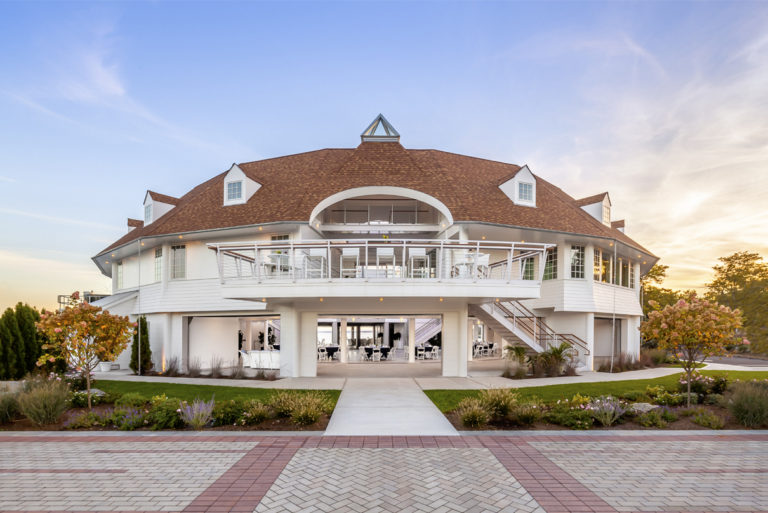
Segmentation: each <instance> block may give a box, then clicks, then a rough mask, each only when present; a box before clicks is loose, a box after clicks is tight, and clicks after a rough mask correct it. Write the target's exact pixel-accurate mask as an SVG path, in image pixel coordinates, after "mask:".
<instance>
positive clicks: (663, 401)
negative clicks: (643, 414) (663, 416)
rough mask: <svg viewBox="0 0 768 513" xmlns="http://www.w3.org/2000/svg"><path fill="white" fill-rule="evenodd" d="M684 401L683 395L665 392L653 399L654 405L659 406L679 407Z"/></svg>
mask: <svg viewBox="0 0 768 513" xmlns="http://www.w3.org/2000/svg"><path fill="white" fill-rule="evenodd" d="M685 401H686V396H685V394H673V393H669V392H666V391H664V392H662V393H661V394H659V395H657V396H656V397H655V398H654V399H653V402H654V404H658V405H660V406H680V405H681V404H683V403H684V402H685Z"/></svg>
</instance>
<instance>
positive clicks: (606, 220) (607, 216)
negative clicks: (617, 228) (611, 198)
mask: <svg viewBox="0 0 768 513" xmlns="http://www.w3.org/2000/svg"><path fill="white" fill-rule="evenodd" d="M603 224H605V225H608V226H611V205H609V204H608V203H606V202H603Z"/></svg>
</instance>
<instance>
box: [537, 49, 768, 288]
mask: <svg viewBox="0 0 768 513" xmlns="http://www.w3.org/2000/svg"><path fill="white" fill-rule="evenodd" d="M636 52H637V53H638V55H641V54H643V55H644V54H645V53H646V52H645V51H644V50H640V49H638V50H636ZM733 55H734V57H732V58H731V59H730V61H729V62H728V63H727V65H728V66H729V67H730V68H731V72H730V73H728V74H727V75H726V74H721V73H719V71H720V68H721V66H722V65H723V64H722V63H718V62H705V63H702V64H701V65H700V67H699V69H698V70H697V72H696V73H693V74H683V73H677V74H672V75H670V77H669V81H670V86H669V87H667V88H665V90H666V91H667V92H666V93H663V94H661V93H660V92H659V90H658V89H654V88H653V87H649V86H646V85H644V84H637V85H635V86H632V87H624V88H603V87H600V88H597V89H592V90H588V91H585V95H586V96H587V97H588V98H589V101H590V102H591V106H592V109H593V112H594V113H596V114H595V121H594V123H593V124H592V126H585V127H584V133H583V134H581V138H580V139H579V140H578V141H577V142H576V145H575V147H576V151H575V152H572V153H571V154H569V155H567V156H563V157H558V158H556V159H555V160H551V159H549V161H548V157H547V156H546V155H543V154H539V157H540V158H541V160H540V162H546V163H545V164H544V166H543V167H544V168H545V169H557V170H558V173H557V174H558V175H559V177H558V178H557V179H556V181H558V183H564V186H565V187H566V190H570V191H573V192H574V193H575V194H577V195H587V194H590V193H594V192H597V191H598V189H599V190H602V189H603V188H604V186H602V185H601V186H599V187H597V186H595V185H593V184H600V183H602V184H610V185H609V188H610V192H611V197H612V199H613V200H614V205H615V213H616V214H617V215H619V216H621V217H624V216H626V217H627V224H628V233H629V235H631V236H633V237H635V238H636V239H637V240H638V241H640V242H641V243H643V244H644V245H646V246H647V247H648V248H650V249H651V250H652V251H654V252H655V253H656V254H658V255H659V256H661V257H662V261H663V263H665V264H668V265H670V273H669V276H670V277H669V280H668V283H667V284H668V285H669V286H673V287H680V288H700V287H702V286H703V285H704V283H705V282H706V281H708V280H709V277H710V276H711V267H712V265H714V264H715V263H717V258H718V257H721V256H726V255H728V254H730V253H733V252H735V251H742V250H752V251H758V252H761V253H762V254H763V255H766V256H768V240H767V239H766V237H765V235H766V228H765V227H766V226H768V211H766V209H765V197H764V196H765V191H767V190H768V176H767V175H766V173H765V169H767V168H768V100H767V97H766V96H765V91H767V90H768V39H766V38H764V37H762V36H761V37H758V38H757V39H755V40H754V41H752V42H749V43H747V44H745V45H744V47H743V49H742V50H741V51H738V52H735V53H734V54H733ZM645 61H646V62H647V63H648V66H652V63H654V62H656V58H655V57H654V56H653V55H647V56H645ZM576 163H578V164H576Z"/></svg>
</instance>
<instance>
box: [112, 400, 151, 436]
mask: <svg viewBox="0 0 768 513" xmlns="http://www.w3.org/2000/svg"><path fill="white" fill-rule="evenodd" d="M112 422H113V423H114V424H115V427H116V428H118V429H120V430H122V431H133V430H134V429H138V428H140V427H143V426H145V425H146V424H148V423H149V421H148V420H147V419H146V412H144V411H143V410H140V409H138V408H134V407H132V406H128V407H125V408H117V409H115V411H114V413H113V414H112Z"/></svg>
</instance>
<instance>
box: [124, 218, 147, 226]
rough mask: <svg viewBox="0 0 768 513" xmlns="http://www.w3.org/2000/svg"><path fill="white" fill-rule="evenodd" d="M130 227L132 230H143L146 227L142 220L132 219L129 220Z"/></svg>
mask: <svg viewBox="0 0 768 513" xmlns="http://www.w3.org/2000/svg"><path fill="white" fill-rule="evenodd" d="M128 226H130V227H131V228H141V227H143V226H144V221H142V220H140V219H131V218H130V217H129V218H128Z"/></svg>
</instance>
